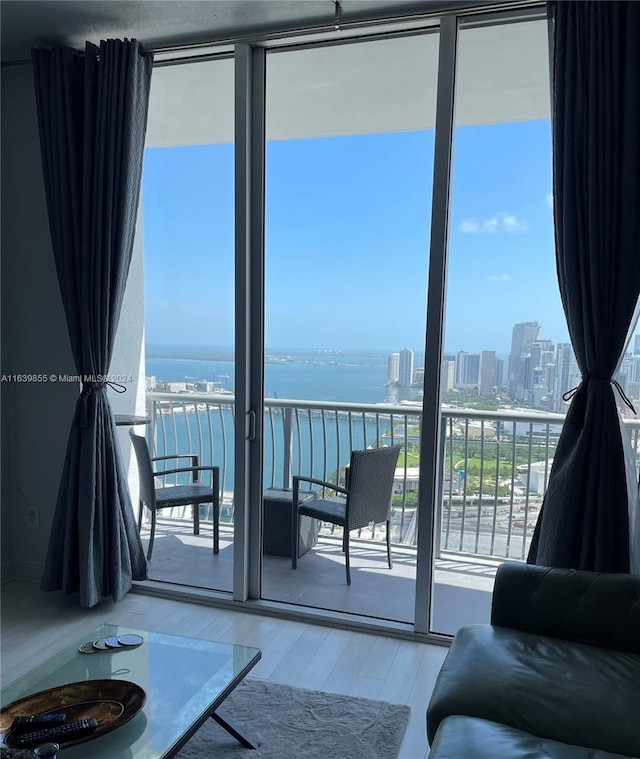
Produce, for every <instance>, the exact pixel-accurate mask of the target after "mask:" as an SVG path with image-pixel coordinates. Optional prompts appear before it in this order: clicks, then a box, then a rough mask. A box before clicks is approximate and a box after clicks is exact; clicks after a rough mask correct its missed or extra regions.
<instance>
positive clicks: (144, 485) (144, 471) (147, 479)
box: [129, 430, 156, 509]
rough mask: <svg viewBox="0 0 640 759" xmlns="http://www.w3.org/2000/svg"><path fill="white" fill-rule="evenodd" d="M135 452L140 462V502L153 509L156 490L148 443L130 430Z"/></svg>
mask: <svg viewBox="0 0 640 759" xmlns="http://www.w3.org/2000/svg"><path fill="white" fill-rule="evenodd" d="M129 437H130V438H131V442H132V443H133V450H134V452H135V454H136V460H137V462H138V479H139V482H140V500H141V501H142V502H143V503H144V504H145V506H146V507H147V508H148V509H153V508H154V507H155V503H156V490H155V483H154V477H153V466H152V464H151V456H150V455H149V447H148V445H147V441H146V439H145V438H144V437H142V435H136V434H135V433H134V431H133V430H129Z"/></svg>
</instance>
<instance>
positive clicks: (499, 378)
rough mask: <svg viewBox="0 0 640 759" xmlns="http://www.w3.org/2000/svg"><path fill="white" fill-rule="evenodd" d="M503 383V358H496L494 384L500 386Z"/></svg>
mask: <svg viewBox="0 0 640 759" xmlns="http://www.w3.org/2000/svg"><path fill="white" fill-rule="evenodd" d="M503 383H504V359H503V358H496V379H495V382H494V384H495V386H496V387H497V388H501V387H502V385H503Z"/></svg>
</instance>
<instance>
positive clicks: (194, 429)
mask: <svg viewBox="0 0 640 759" xmlns="http://www.w3.org/2000/svg"><path fill="white" fill-rule="evenodd" d="M387 355H388V354H386V353H346V352H342V351H331V352H327V351H290V352H287V351H272V352H270V353H268V354H267V358H266V361H265V396H266V397H268V398H277V399H291V400H315V401H329V402H331V401H337V402H345V403H382V402H385V401H386V402H391V403H395V402H396V401H399V400H404V399H409V398H414V397H415V396H416V394H417V390H416V389H413V390H411V389H399V388H387V387H385V381H386V378H387ZM196 356H197V357H196ZM230 358H231V356H230V351H228V350H227V351H225V350H224V349H215V348H212V349H193V350H191V351H189V352H187V351H186V349H184V348H182V349H181V350H180V351H178V350H177V349H176V348H175V347H171V346H156V347H152V346H149V347H148V348H147V358H146V375H147V376H155V377H156V379H157V380H158V381H161V382H171V381H175V382H178V381H187V382H198V381H202V380H207V381H214V382H218V383H220V386H221V387H226V388H227V389H229V390H233V389H234V384H235V364H234V362H233V361H232V360H230ZM416 365H418V364H416ZM178 398H179V396H177V398H176V399H178ZM323 425H324V420H323V419H322V418H320V417H319V416H317V415H316V416H311V417H305V416H301V417H300V419H299V422H298V424H297V425H294V431H293V433H294V441H293V446H292V468H293V472H294V473H297V472H300V473H303V474H310V475H311V476H313V477H319V478H326V477H329V476H331V475H332V474H333V473H334V472H336V470H339V469H341V468H342V467H344V466H345V465H346V464H347V463H348V460H349V455H350V450H351V447H353V448H354V449H358V448H365V447H367V446H369V445H372V444H374V443H375V442H376V438H377V435H378V433H379V434H380V435H383V434H384V433H385V432H386V428H385V427H384V426H382V427H380V428H378V427H377V426H376V423H375V421H374V420H373V419H367V420H365V422H364V423H363V424H355V425H354V426H353V428H352V430H351V435H350V434H349V429H348V421H347V420H346V419H344V420H341V421H340V431H339V434H337V433H336V432H335V431H334V428H333V427H331V430H332V432H331V434H326V433H325V430H324V427H323ZM232 430H233V420H232V416H231V412H230V411H229V410H228V411H224V412H220V413H211V414H210V415H209V416H207V414H206V413H205V412H198V413H196V412H186V413H179V414H174V415H167V414H164V415H160V418H159V420H158V424H157V425H156V454H157V455H166V454H170V453H176V452H185V451H195V450H198V451H200V454H201V463H204V464H207V463H213V464H216V465H218V466H219V467H220V474H221V478H222V484H223V489H224V490H225V491H227V492H230V491H232V490H233V440H232ZM309 430H311V431H309ZM296 435H297V436H298V438H296ZM283 437H284V434H283V428H282V416H281V415H275V416H273V417H268V415H265V420H264V440H263V442H264V446H263V452H264V455H263V483H264V486H265V487H270V486H271V485H274V484H275V485H276V486H278V485H280V482H281V472H282V451H283ZM311 438H313V441H314V444H313V446H312V445H311ZM176 441H177V445H176Z"/></svg>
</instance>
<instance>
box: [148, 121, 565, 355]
mask: <svg viewBox="0 0 640 759" xmlns="http://www.w3.org/2000/svg"><path fill="white" fill-rule="evenodd" d="M550 140H551V136H550V125H549V121H548V120H542V121H533V122H516V123H509V124H500V125H490V126H476V127H464V128H459V129H457V130H456V133H455V144H454V162H453V178H452V196H451V231H450V241H449V251H450V255H449V265H448V267H449V268H448V289H447V316H446V328H445V349H446V350H447V351H458V350H467V351H477V350H482V349H486V350H497V351H498V352H507V351H508V349H509V344H510V339H511V328H512V325H513V324H514V323H515V322H518V321H532V320H537V321H538V322H540V324H541V325H542V329H541V331H540V337H544V338H550V339H551V340H553V341H554V342H559V341H565V340H567V331H566V327H565V323H564V315H563V313H562V308H561V304H560V297H559V294H558V288H557V281H556V272H555V259H554V252H553V225H552V211H551V203H550V193H551V157H550V156H551V143H550ZM432 172H433V132H424V131H423V132H401V133H393V134H377V135H356V136H349V137H332V138H323V139H307V140H290V141H281V142H271V143H269V144H268V145H267V173H266V176H267V187H266V230H265V235H266V238H265V250H266V252H265V256H266V285H265V287H266V319H265V330H266V344H267V346H268V347H271V348H278V347H289V348H296V347H298V348H303V347H304V348H309V347H311V348H335V349H362V350H383V351H387V350H398V349H400V348H403V347H409V348H412V349H414V350H415V351H417V352H421V351H422V350H423V348H424V326H425V313H426V305H425V297H426V296H425V294H426V283H427V271H428V250H429V227H430V204H431V183H432ZM142 198H143V222H144V237H143V244H144V252H145V322H146V337H147V342H148V343H181V344H186V345H198V344H199V345H230V344H231V343H232V342H233V287H234V285H233V148H232V146H230V145H213V146H198V147H184V148H160V149H148V150H147V151H146V154H145V166H144V174H143V195H142Z"/></svg>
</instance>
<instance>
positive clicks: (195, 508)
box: [193, 503, 200, 535]
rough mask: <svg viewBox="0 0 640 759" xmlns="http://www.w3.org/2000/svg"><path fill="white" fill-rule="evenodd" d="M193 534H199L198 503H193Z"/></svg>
mask: <svg viewBox="0 0 640 759" xmlns="http://www.w3.org/2000/svg"><path fill="white" fill-rule="evenodd" d="M193 534H194V535H199V534H200V504H199V503H194V504H193Z"/></svg>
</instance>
